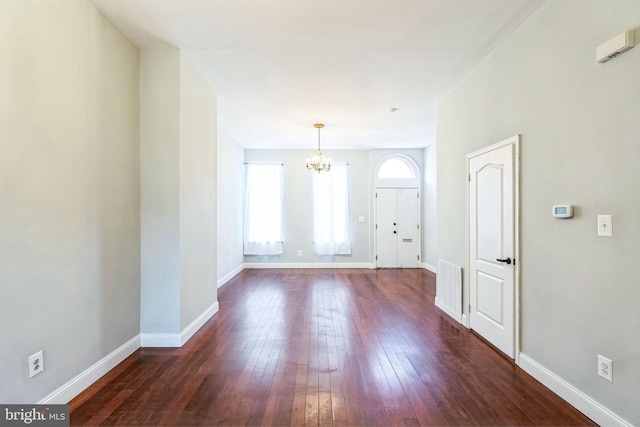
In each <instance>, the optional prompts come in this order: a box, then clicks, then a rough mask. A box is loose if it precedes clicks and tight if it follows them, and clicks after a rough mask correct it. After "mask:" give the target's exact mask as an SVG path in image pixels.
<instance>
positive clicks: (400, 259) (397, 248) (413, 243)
mask: <svg viewBox="0 0 640 427" xmlns="http://www.w3.org/2000/svg"><path fill="white" fill-rule="evenodd" d="M374 176H375V194H374V197H375V210H374V214H375V218H374V219H375V229H374V232H375V234H374V236H375V240H374V242H375V260H376V267H377V268H419V267H420V262H421V261H420V248H421V243H420V228H421V226H420V188H419V185H420V169H419V168H418V165H417V164H416V162H415V161H414V160H413V159H411V158H410V157H408V156H405V155H402V154H394V155H391V156H387V157H385V158H384V159H382V160H381V161H380V163H378V166H377V167H376V170H375V175H374Z"/></svg>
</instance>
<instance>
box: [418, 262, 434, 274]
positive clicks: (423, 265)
mask: <svg viewBox="0 0 640 427" xmlns="http://www.w3.org/2000/svg"><path fill="white" fill-rule="evenodd" d="M421 265H422V268H424V269H425V270H429V271H430V272H432V273H435V274H438V267H436V266H434V265H431V264H427V263H426V262H423V263H422V264H421Z"/></svg>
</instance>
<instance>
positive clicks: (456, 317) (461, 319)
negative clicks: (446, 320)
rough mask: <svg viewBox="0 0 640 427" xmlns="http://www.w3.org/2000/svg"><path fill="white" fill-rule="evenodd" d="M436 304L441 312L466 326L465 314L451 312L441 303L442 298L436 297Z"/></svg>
mask: <svg viewBox="0 0 640 427" xmlns="http://www.w3.org/2000/svg"><path fill="white" fill-rule="evenodd" d="M435 304H436V307H438V308H439V309H440V310H442V311H444V312H445V313H447V314H448V315H449V316H451V317H452V318H453V319H454V320H455V321H456V322H458V323H461V324H463V325H465V326H466V324H465V322H466V317H465V316H464V315H463V314H460V313H456V312H454V311H453V310H451V309H450V308H449V307H447V306H446V305H444V304H442V303H441V302H440V298H438V297H436V299H435Z"/></svg>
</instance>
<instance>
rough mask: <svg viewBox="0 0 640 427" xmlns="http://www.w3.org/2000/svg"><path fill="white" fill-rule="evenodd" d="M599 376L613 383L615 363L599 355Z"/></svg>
mask: <svg viewBox="0 0 640 427" xmlns="http://www.w3.org/2000/svg"><path fill="white" fill-rule="evenodd" d="M598 375H599V376H601V377H602V378H604V379H605V380H607V381H609V382H613V361H612V360H611V359H607V358H606V357H604V356H602V355H601V354H599V355H598Z"/></svg>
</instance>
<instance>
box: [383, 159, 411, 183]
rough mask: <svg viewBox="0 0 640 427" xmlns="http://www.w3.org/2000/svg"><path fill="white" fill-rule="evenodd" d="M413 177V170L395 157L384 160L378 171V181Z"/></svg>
mask: <svg viewBox="0 0 640 427" xmlns="http://www.w3.org/2000/svg"><path fill="white" fill-rule="evenodd" d="M415 177H416V174H415V173H414V171H413V168H412V167H411V166H410V165H409V164H408V163H407V162H406V161H404V160H403V159H399V158H397V157H396V158H391V159H389V160H386V161H385V162H384V163H383V164H381V165H380V168H379V169H378V178H380V179H389V178H395V179H411V178H415Z"/></svg>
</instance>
